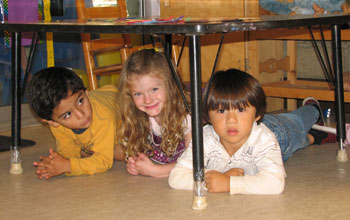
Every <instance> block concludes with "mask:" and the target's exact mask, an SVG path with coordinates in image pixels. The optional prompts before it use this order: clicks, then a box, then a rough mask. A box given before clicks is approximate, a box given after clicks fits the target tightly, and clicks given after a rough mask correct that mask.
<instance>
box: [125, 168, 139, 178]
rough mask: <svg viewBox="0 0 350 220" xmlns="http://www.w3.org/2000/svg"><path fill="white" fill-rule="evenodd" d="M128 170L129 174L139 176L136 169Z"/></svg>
mask: <svg viewBox="0 0 350 220" xmlns="http://www.w3.org/2000/svg"><path fill="white" fill-rule="evenodd" d="M126 170H127V171H128V173H129V174H131V175H134V176H136V175H138V174H139V173H138V172H137V170H136V169H132V168H127V169H126Z"/></svg>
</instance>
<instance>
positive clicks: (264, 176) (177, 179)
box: [169, 122, 286, 194]
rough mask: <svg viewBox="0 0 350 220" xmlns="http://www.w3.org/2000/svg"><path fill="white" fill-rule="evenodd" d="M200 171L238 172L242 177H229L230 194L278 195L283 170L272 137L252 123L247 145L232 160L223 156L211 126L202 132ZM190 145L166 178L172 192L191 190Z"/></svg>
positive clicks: (262, 125) (218, 140)
mask: <svg viewBox="0 0 350 220" xmlns="http://www.w3.org/2000/svg"><path fill="white" fill-rule="evenodd" d="M203 144H204V168H205V170H206V171H208V170H216V171H218V172H221V173H224V172H226V171H228V170H230V169H231V168H242V169H243V170H244V176H231V177H230V194H280V193H282V191H283V189H284V182H285V177H286V174H285V170H284V167H283V162H282V156H281V150H280V146H279V144H278V141H277V139H276V137H275V135H274V134H273V133H272V131H270V130H269V129H268V128H267V127H266V126H265V125H264V124H259V125H257V124H256V122H255V123H254V125H253V127H252V130H251V133H250V136H249V138H248V139H247V141H246V142H245V143H244V144H243V145H242V146H241V147H240V148H239V149H238V150H237V151H236V153H235V154H234V155H232V157H230V156H229V154H228V153H227V152H226V150H225V148H224V146H223V145H222V144H221V142H220V138H219V136H218V135H217V134H216V132H215V131H214V129H213V127H212V126H211V125H207V126H205V127H204V128H203ZM192 170H193V164H192V143H190V145H189V147H188V148H187V149H186V151H185V152H184V153H183V154H182V156H181V157H180V158H179V159H178V160H177V164H176V166H175V167H174V169H173V170H172V171H171V173H170V176H169V185H170V186H171V187H172V188H175V189H187V190H192V189H193V172H192Z"/></svg>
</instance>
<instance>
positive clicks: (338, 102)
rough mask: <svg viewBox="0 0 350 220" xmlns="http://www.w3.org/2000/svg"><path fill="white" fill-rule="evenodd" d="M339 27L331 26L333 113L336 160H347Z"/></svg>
mask: <svg viewBox="0 0 350 220" xmlns="http://www.w3.org/2000/svg"><path fill="white" fill-rule="evenodd" d="M340 30H341V28H340V25H339V24H337V25H333V26H332V54H333V72H334V74H335V81H336V83H335V89H334V90H335V91H334V94H335V113H336V120H337V140H338V143H339V151H338V155H337V160H338V161H342V162H345V161H348V156H347V153H346V151H345V149H344V147H345V146H344V140H345V138H346V133H345V111H344V86H343V63H342V51H341V49H342V48H341V31H340Z"/></svg>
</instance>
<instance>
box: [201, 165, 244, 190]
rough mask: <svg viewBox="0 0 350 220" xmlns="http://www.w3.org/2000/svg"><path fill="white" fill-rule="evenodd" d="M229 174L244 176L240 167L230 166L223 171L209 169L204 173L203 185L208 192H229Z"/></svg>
mask: <svg viewBox="0 0 350 220" xmlns="http://www.w3.org/2000/svg"><path fill="white" fill-rule="evenodd" d="M230 176H244V170H243V169H241V168H232V169H230V170H228V171H226V172H225V173H220V172H218V171H215V170H210V171H208V172H206V173H205V186H206V187H207V189H208V192H230Z"/></svg>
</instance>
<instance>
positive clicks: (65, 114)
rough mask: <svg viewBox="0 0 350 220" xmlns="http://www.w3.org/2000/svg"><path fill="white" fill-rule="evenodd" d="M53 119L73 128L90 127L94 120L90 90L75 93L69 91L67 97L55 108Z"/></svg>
mask: <svg viewBox="0 0 350 220" xmlns="http://www.w3.org/2000/svg"><path fill="white" fill-rule="evenodd" d="M52 120H53V121H55V122H58V123H59V124H61V125H63V126H64V127H67V128H71V129H85V128H88V127H89V126H90V125H91V122H92V107H91V104H90V101H89V99H88V91H83V90H80V91H78V92H76V93H75V94H73V95H72V92H70V91H69V92H68V95H67V97H66V98H65V99H62V100H61V102H60V103H59V104H58V105H57V106H56V107H55V108H54V110H53V112H52Z"/></svg>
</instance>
